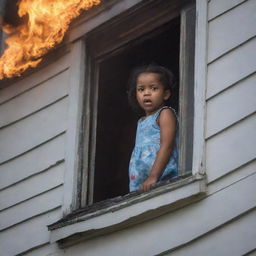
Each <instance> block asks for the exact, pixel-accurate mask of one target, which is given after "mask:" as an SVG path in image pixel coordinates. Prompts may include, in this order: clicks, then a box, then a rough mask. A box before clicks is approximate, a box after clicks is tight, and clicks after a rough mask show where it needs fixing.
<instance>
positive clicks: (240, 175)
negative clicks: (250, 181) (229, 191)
mask: <svg viewBox="0 0 256 256" xmlns="http://www.w3.org/2000/svg"><path fill="white" fill-rule="evenodd" d="M255 174H256V159H255V160H252V161H251V162H249V163H247V164H245V165H243V166H241V167H239V168H237V169H236V170H234V171H233V172H229V173H228V174H227V175H225V176H223V177H221V179H218V180H215V181H214V182H211V183H209V184H208V186H207V191H208V193H209V194H213V193H216V192H217V191H220V190H222V189H225V188H226V187H228V186H230V185H232V184H235V183H236V182H239V181H240V180H243V179H245V178H248V177H250V176H252V175H255Z"/></svg>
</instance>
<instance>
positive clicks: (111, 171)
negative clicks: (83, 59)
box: [78, 0, 195, 207]
mask: <svg viewBox="0 0 256 256" xmlns="http://www.w3.org/2000/svg"><path fill="white" fill-rule="evenodd" d="M194 32H195V4H194V1H185V0H183V1H163V0H161V1H148V2H147V3H142V4H140V5H138V6H136V8H133V9H132V10H129V11H127V12H126V13H124V14H122V15H121V16H119V17H117V18H115V19H113V20H111V21H109V22H107V23H106V24H103V25H102V26H100V27H98V28H97V29H95V30H94V31H93V32H91V33H90V34H88V35H87V36H86V52H87V54H86V55H87V65H86V66H87V69H86V95H87V98H86V101H85V105H84V108H85V109H86V110H87V112H88V110H89V113H90V115H87V116H86V117H84V127H85V129H84V133H83V136H82V141H83V152H82V154H81V161H80V162H81V165H82V166H83V168H80V176H79V180H80V181H81V183H80V184H79V185H78V187H79V186H80V188H79V193H78V196H79V200H78V201H79V202H80V205H79V207H84V206H86V205H88V204H89V205H90V204H93V203H96V202H100V201H103V200H106V199H109V198H113V197H117V196H122V195H125V194H127V193H128V164H129V159H130V154H131V151H132V148H133V145H134V140H135V130H136V123H137V120H138V116H137V115H136V114H135V113H134V112H133V111H132V110H131V108H130V107H129V104H128V101H127V94H126V91H127V88H126V84H127V80H128V76H129V74H130V72H131V70H132V68H133V67H135V66H138V65H141V64H145V63H150V62H155V63H158V64H160V65H163V66H166V67H168V68H170V69H171V70H172V71H173V72H174V74H175V76H176V78H177V80H178V81H179V83H178V86H176V88H175V91H174V95H173V96H172V102H173V107H174V108H175V109H176V111H177V113H179V117H180V124H181V125H180V131H179V132H180V135H181V136H180V148H179V152H180V163H179V170H180V175H184V174H186V173H189V172H191V170H192V150H193V112H194V109H193V105H194V104H193V98H194V97H193V95H194V85H193V81H194V70H193V68H194V48H195V44H194V42H195V38H194V34H195V33H194Z"/></svg>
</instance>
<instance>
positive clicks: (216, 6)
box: [208, 0, 246, 20]
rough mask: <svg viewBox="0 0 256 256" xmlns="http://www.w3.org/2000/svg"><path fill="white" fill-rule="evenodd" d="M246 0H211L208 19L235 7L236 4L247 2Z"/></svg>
mask: <svg viewBox="0 0 256 256" xmlns="http://www.w3.org/2000/svg"><path fill="white" fill-rule="evenodd" d="M245 1H246V0H228V1H223V0H210V1H209V3H208V19H209V20H211V19H213V18H214V17H216V16H218V15H220V14H222V13H224V12H226V11H228V10H229V9H231V8H234V7H235V6H236V5H238V4H240V3H242V2H245Z"/></svg>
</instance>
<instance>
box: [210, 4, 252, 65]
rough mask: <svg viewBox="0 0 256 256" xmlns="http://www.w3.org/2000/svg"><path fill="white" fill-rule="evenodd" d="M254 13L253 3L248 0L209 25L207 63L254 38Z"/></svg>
mask: <svg viewBox="0 0 256 256" xmlns="http://www.w3.org/2000/svg"><path fill="white" fill-rule="evenodd" d="M213 2H214V1H213ZM223 2H229V1H223ZM255 12H256V6H255V1H254V0H248V1H246V2H245V3H244V4H241V5H239V6H237V7H236V8H234V9H232V10H230V11H229V12H227V13H225V14H223V15H221V16H219V17H218V18H216V19H214V20H212V21H211V22H210V23H209V46H208V61H209V62H211V61H213V60H214V59H216V58H218V57H219V56H221V55H222V54H224V53H226V52H227V51H230V50H231V49H233V48H234V47H237V46H238V45H240V44H242V43H243V42H245V41H247V40H249V39H250V38H252V37H254V36H255V24H256V15H255ZM227 35H228V40H227Z"/></svg>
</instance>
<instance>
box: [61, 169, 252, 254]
mask: <svg viewBox="0 0 256 256" xmlns="http://www.w3.org/2000/svg"><path fill="white" fill-rule="evenodd" d="M255 182H256V174H255V175H254V176H252V177H250V178H247V179H244V180H242V181H240V182H237V183H236V184H234V185H233V186H229V187H227V188H226V189H225V190H221V191H219V192H217V193H214V194H212V195H210V196H208V197H207V198H205V199H204V200H200V201H199V202H197V203H194V204H192V205H189V206H187V207H185V208H182V209H180V210H177V211H174V212H172V213H170V214H166V215H164V216H161V217H159V218H155V219H153V220H150V221H148V222H145V223H142V224H140V225H135V226H133V227H130V228H129V229H126V230H122V231H120V232H116V233H112V234H109V235H106V236H104V237H99V238H96V239H94V240H88V241H85V242H83V243H81V244H80V245H76V246H74V247H72V248H68V249H66V250H65V255H67V256H71V255H72V256H78V255H79V253H81V252H83V251H85V252H86V256H92V255H93V256H97V255H122V256H130V255H147V256H151V255H152V256H153V255H158V254H159V253H162V252H165V251H168V250H169V249H170V248H175V247H177V246H181V245H184V244H186V243H188V242H190V241H191V240H194V239H198V238H199V237H201V236H203V235H205V234H206V233H208V232H211V231H213V230H214V229H216V228H219V227H221V226H223V225H224V224H225V223H227V222H229V221H230V220H232V219H235V218H237V217H239V216H241V215H242V214H243V213H245V212H247V211H250V210H252V209H253V208H255V201H256V193H255ZM245 199H246V200H245ZM160 238H161V239H160ZM113 241H114V242H113ZM149 241H154V243H152V242H149ZM156 241H157V246H156V243H155V242H156ZM141 243H146V244H147V246H142V245H141ZM99 244H100V245H101V246H98V245H99ZM79 246H80V247H79ZM80 255H81V254H80ZM188 255H190V254H188ZM191 255H193V254H191ZM207 255H208V254H207ZM214 256H216V255H214Z"/></svg>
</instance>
